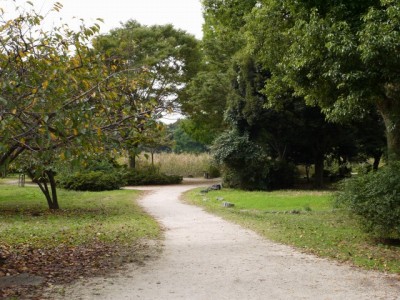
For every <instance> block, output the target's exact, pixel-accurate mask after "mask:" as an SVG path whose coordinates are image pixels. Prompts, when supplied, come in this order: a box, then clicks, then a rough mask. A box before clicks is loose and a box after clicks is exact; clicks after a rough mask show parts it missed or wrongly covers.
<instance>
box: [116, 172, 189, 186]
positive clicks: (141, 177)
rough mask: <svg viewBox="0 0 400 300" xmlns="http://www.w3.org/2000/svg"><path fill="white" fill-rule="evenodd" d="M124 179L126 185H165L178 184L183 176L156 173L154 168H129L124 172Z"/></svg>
mask: <svg viewBox="0 0 400 300" xmlns="http://www.w3.org/2000/svg"><path fill="white" fill-rule="evenodd" d="M124 180H125V182H126V183H127V184H128V185H166V184H179V183H181V182H182V180H183V177H182V176H178V175H166V174H164V173H158V172H157V171H156V170H154V169H148V170H131V171H127V172H126V173H125V174H124Z"/></svg>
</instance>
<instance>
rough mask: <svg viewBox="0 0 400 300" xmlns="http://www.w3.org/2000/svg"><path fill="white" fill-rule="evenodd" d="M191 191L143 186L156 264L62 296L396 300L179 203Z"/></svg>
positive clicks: (365, 276) (347, 271) (336, 268)
mask: <svg viewBox="0 0 400 300" xmlns="http://www.w3.org/2000/svg"><path fill="white" fill-rule="evenodd" d="M193 187H195V185H181V186H168V187H157V188H155V187H152V188H148V189H150V190H153V191H152V192H150V193H148V194H147V195H146V197H144V198H143V199H142V200H141V202H140V203H141V204H142V205H143V207H144V208H145V209H146V210H147V211H148V212H149V213H150V214H152V215H153V216H155V217H156V218H157V219H158V220H159V221H160V223H161V224H162V225H163V226H164V227H165V228H166V238H165V242H164V243H165V247H164V251H163V253H162V255H161V257H160V259H158V260H155V261H150V262H149V263H147V265H146V266H144V267H137V266H136V267H135V266H131V267H129V268H128V270H126V271H123V272H121V273H120V274H117V275H116V276H114V277H112V278H95V279H89V280H84V281H81V282H79V283H77V284H75V285H73V286H70V287H67V288H66V289H65V290H64V292H65V298H70V299H241V300H242V299H400V282H399V281H398V280H396V279H395V278H394V277H390V276H385V275H383V274H380V273H376V272H367V271H362V270H359V269H356V268H352V267H349V266H343V265H338V264H335V263H334V262H331V261H327V260H324V259H320V258H316V257H314V256H311V255H305V254H302V253H300V252H298V251H296V250H294V249H292V248H290V247H287V246H284V245H280V244H275V243H273V242H270V241H267V240H265V239H263V238H261V237H259V236H258V235H257V234H255V233H253V232H252V231H249V230H245V229H242V228H241V227H240V226H237V225H234V224H231V223H228V222H226V221H224V220H222V219H221V218H219V217H215V216H212V215H210V214H208V213H205V212H204V211H203V210H201V209H200V208H197V207H193V206H190V205H186V204H183V203H181V202H180V201H179V200H178V198H179V197H180V195H181V193H182V192H184V191H186V190H188V189H191V188H193ZM61 298H62V297H60V299H61Z"/></svg>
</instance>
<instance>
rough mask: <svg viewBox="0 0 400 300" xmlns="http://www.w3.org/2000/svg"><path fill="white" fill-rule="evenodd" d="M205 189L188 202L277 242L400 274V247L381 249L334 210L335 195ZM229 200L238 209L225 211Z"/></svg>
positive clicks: (195, 192)
mask: <svg viewBox="0 0 400 300" xmlns="http://www.w3.org/2000/svg"><path fill="white" fill-rule="evenodd" d="M200 190H201V189H196V190H192V191H189V192H187V193H186V195H185V199H186V201H187V202H189V203H191V204H195V205H199V206H201V207H204V208H205V209H206V210H207V211H208V212H211V213H215V214H217V215H219V216H222V217H223V218H225V219H227V220H230V221H234V222H236V223H238V224H240V225H242V226H244V227H246V228H249V229H252V230H254V231H256V232H258V233H259V234H261V235H263V236H265V237H267V238H269V239H271V240H274V241H277V242H280V243H285V244H289V245H292V246H295V247H297V248H299V249H301V250H303V251H306V252H308V253H313V254H316V255H319V256H322V257H329V258H334V259H336V260H339V261H342V262H343V261H348V262H351V263H353V264H354V265H357V266H361V267H364V268H366V269H375V270H381V271H388V272H391V273H400V247H396V246H388V245H382V244H376V243H375V242H374V241H373V240H371V239H370V238H369V237H368V236H367V235H366V234H365V233H363V232H362V231H361V230H360V229H359V227H358V226H357V224H356V222H355V220H354V219H351V218H350V217H349V216H348V215H347V214H344V213H343V212H341V211H335V210H333V209H332V204H331V193H329V192H309V191H277V192H244V191H237V190H222V191H212V192H209V193H207V194H205V195H201V194H200V193H199V192H200ZM221 198H223V200H222V199H221ZM223 201H227V202H231V203H233V204H235V206H234V207H233V208H224V207H223V206H222V202H223Z"/></svg>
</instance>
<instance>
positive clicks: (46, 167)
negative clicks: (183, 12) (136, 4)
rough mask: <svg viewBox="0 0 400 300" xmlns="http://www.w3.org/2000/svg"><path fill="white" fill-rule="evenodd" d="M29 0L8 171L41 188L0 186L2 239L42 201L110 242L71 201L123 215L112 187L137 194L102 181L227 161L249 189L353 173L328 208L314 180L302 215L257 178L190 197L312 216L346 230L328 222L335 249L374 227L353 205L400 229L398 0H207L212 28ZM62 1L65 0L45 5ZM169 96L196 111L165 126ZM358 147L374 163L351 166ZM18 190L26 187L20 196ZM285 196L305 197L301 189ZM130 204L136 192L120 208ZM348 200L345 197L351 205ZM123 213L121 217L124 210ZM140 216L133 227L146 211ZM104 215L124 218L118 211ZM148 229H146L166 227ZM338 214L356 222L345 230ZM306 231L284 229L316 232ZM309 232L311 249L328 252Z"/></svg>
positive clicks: (22, 11)
mask: <svg viewBox="0 0 400 300" xmlns="http://www.w3.org/2000/svg"><path fill="white" fill-rule="evenodd" d="M26 5H27V6H26V7H18V6H17V7H16V8H15V12H16V14H15V15H16V16H15V17H12V18H9V17H8V15H7V14H6V13H5V12H4V11H3V10H2V9H0V83H1V93H0V168H1V172H2V174H3V175H6V174H7V173H8V172H10V171H17V172H20V173H24V174H27V175H28V176H29V177H30V178H31V180H32V182H33V183H35V184H37V185H38V187H39V189H36V191H35V192H34V193H35V196H34V199H35V200H32V201H31V200H29V199H31V197H30V196H29V195H26V193H28V194H30V193H33V192H32V191H33V189H31V188H29V189H26V190H24V189H17V190H13V191H11V190H8V189H7V188H2V189H1V190H0V213H1V214H2V216H3V215H4V217H5V218H8V219H7V220H9V223H3V224H2V225H1V226H4V227H2V229H1V230H0V234H2V241H6V242H7V243H9V244H10V245H12V244H13V243H14V242H13V241H12V240H6V238H7V237H6V236H8V238H10V236H11V235H12V237H14V232H16V231H17V229H15V228H17V227H15V228H12V226H11V225H9V224H12V223H13V222H16V221H18V222H19V220H25V221H27V224H30V222H33V221H32V220H31V219H32V218H31V217H32V216H35V217H36V215H37V214H39V215H40V216H39V217H40V218H42V217H43V218H45V220H44V221H43V222H44V223H45V224H47V223H48V224H50V225H51V226H50V227H52V226H53V225H52V224H53V223H52V222H53V221H54V220H57V221H54V223H55V222H60V223H65V224H67V225H65V226H67V227H68V230H63V229H62V228H59V227H57V226H61V225H57V226H55V227H54V228H56V229H57V228H58V230H59V231H60V232H62V234H64V235H65V236H68V237H69V233H70V232H71V231H73V232H74V233H75V234H74V235H73V238H72V241H76V238H78V240H79V239H82V241H84V243H86V242H87V241H89V238H88V237H87V236H85V232H86V229H87V230H88V231H90V234H92V233H93V232H92V230H95V231H98V232H99V233H100V235H97V233H96V234H95V236H96V237H98V239H100V240H101V241H102V242H110V239H109V238H110V236H109V235H107V237H106V235H103V231H101V230H100V229H98V230H97V227H96V226H97V225H93V224H92V223H90V222H89V223H90V224H89V223H88V224H89V225H87V227H85V226H86V225H85V226H83V227H85V228H86V229H85V228H83V227H82V228H83V229H82V228H81V229H82V232H83V233H82V236H81V237H78V236H79V235H80V233H79V232H78V231H79V230H80V229H79V230H78V229H77V230H75V229H73V230H70V229H69V227H71V228H75V227H74V226H73V225H72V224H71V225H70V226H69V225H68V224H69V223H68V221H66V220H64V217H65V216H64V215H67V216H68V217H70V216H71V215H74V217H76V218H80V217H81V216H82V212H86V213H83V215H84V219H85V220H83V221H82V220H77V223H79V224H84V223H85V222H86V217H87V216H93V218H95V219H96V218H97V212H98V211H97V209H100V210H101V209H103V208H104V210H101V211H100V215H102V213H103V212H104V219H102V220H100V221H99V222H100V223H101V224H103V223H102V222H106V221H105V219H109V220H112V219H113V217H114V216H115V215H120V214H122V215H124V213H123V212H122V211H119V210H118V208H117V207H118V206H120V207H121V208H123V207H126V206H129V205H128V204H127V203H126V202H124V203H120V202H118V201H117V198H118V199H119V198H120V197H121V198H122V200H123V199H125V200H126V197H128V195H132V194H129V193H130V192H128V191H114V192H104V191H106V190H114V189H119V188H120V187H121V186H123V185H125V184H170V183H179V182H181V181H182V176H196V177H197V176H202V175H204V173H207V174H210V175H211V177H216V176H219V175H220V172H221V174H222V178H223V182H224V187H232V188H237V189H242V190H249V191H260V190H263V191H271V190H276V189H289V188H293V187H299V183H300V184H301V185H300V186H301V188H304V187H307V188H310V187H312V188H315V189H321V188H325V187H327V185H329V187H332V186H331V184H332V183H336V182H337V181H339V180H341V179H346V180H345V181H344V183H342V184H340V185H339V188H340V192H339V193H338V194H337V195H336V196H335V199H336V201H335V205H336V208H335V210H332V211H329V212H328V206H330V205H331V204H329V203H328V202H327V201H326V195H325V194H323V195H322V196H321V197H320V195H317V196H316V195H315V194H306V195H307V199H314V200H315V202H319V204H318V205H320V206H318V205H317V204H315V205H316V207H314V206H312V207H309V209H308V208H307V209H306V207H308V206H307V205H308V204H309V202H310V201H311V200H304V199H303V200H304V201H305V202H301V201H300V202H301V203H302V204H301V205H304V211H305V212H306V213H304V214H303V213H301V214H300V216H298V214H297V213H291V214H280V213H275V210H276V211H280V210H281V209H280V208H279V207H275V206H273V205H272V206H271V207H270V208H264V207H262V208H259V207H252V205H253V203H254V202H253V201H254V199H253V198H252V197H253V195H254V194H251V193H247V192H246V193H244V192H243V194H240V195H241V197H242V198H243V199H246V203H241V204H240V203H239V202H235V203H236V204H237V205H238V206H240V207H241V208H242V210H238V209H236V208H235V209H232V210H229V211H228V212H227V211H226V210H222V209H221V208H220V207H218V208H217V206H218V205H217V202H215V201H214V202H212V201H209V199H206V200H205V201H202V200H201V201H199V200H196V201H197V202H196V203H201V204H202V205H205V206H206V207H208V208H209V209H210V210H211V211H215V212H218V213H221V214H224V215H226V216H228V217H229V218H231V219H234V220H239V221H240V220H242V219H243V220H244V221H243V222H242V221H240V222H242V223H243V224H248V223H251V224H253V223H254V224H256V226H255V228H256V230H258V231H260V232H264V231H265V232H270V233H271V232H274V233H271V234H267V236H268V237H271V238H275V239H276V240H279V241H289V240H290V239H286V237H287V236H288V235H290V234H292V233H293V235H294V236H298V235H301V236H302V237H305V236H306V235H313V233H314V232H317V233H318V234H319V236H320V237H321V238H320V241H321V242H326V239H325V238H324V237H323V234H322V233H321V232H320V231H318V230H319V229H320V228H328V227H329V229H326V230H327V231H328V232H329V235H330V234H333V232H334V231H335V230H338V234H339V236H335V235H332V238H329V243H328V244H327V246H329V247H330V248H329V249H326V251H327V252H329V253H330V252H331V250H332V249H333V244H332V243H333V242H338V241H339V240H340V241H341V242H340V245H342V246H343V247H342V248H343V252H340V253H342V254H343V253H345V252H346V251H348V252H349V253H352V254H353V253H356V254H355V255H354V260H356V258H359V257H361V256H360V255H359V254H357V253H358V252H356V250H354V252H353V251H350V250H349V249H351V247H355V248H357V249H358V248H359V249H361V248H362V246H361V245H363V244H362V243H361V244H360V243H358V242H357V243H358V244H357V246H354V245H355V244H352V245H349V244H348V243H347V242H346V241H347V240H348V241H353V240H354V239H355V240H357V241H360V240H361V239H362V240H364V241H365V236H364V235H363V234H364V233H360V232H359V231H357V230H358V229H356V228H355V223H354V221H358V222H359V224H361V226H362V228H363V230H364V231H365V232H367V233H368V234H369V235H370V236H372V237H373V238H374V241H378V242H379V243H380V242H382V243H383V242H394V243H396V242H397V241H398V240H399V239H400V225H399V221H398V220H400V197H399V195H400V185H399V182H400V178H399V175H398V174H399V171H400V170H399V161H400V102H399V98H400V74H399V70H400V50H399V49H400V4H399V1H397V0H335V1H331V0H329V1H323V0H305V1H294V0H246V1H243V0H223V1H222V0H203V1H202V5H203V11H204V19H205V23H204V26H203V32H204V37H203V39H202V41H197V40H196V39H195V38H194V36H192V35H190V34H188V33H186V32H184V31H182V30H178V29H175V28H174V27H173V26H172V25H163V26H143V25H141V24H139V23H138V22H136V21H134V20H130V21H128V22H126V23H124V24H121V26H120V27H119V28H115V29H113V30H111V31H110V32H108V33H105V34H101V35H100V34H99V30H100V24H101V22H102V20H100V19H99V20H98V22H96V23H95V24H92V25H86V24H85V22H83V21H82V24H81V26H80V28H79V29H78V30H73V29H71V28H70V27H69V26H68V24H62V23H61V24H58V25H54V26H53V27H52V28H50V29H44V27H43V26H42V25H43V23H44V22H45V18H46V17H45V16H46V14H41V13H39V12H37V11H36V10H35V8H34V7H33V6H32V4H31V3H30V2H29V1H28V2H27V4H26ZM61 9H62V4H61V3H58V2H56V3H55V4H54V7H53V9H52V11H51V12H49V13H51V14H57V13H58V11H60V10H61ZM171 112H180V113H182V114H184V115H185V117H186V118H185V119H184V120H180V121H179V122H177V123H175V124H173V125H168V126H167V125H165V124H163V123H162V122H161V118H162V117H163V116H164V115H165V114H166V113H171ZM167 152H168V153H167ZM185 152H190V153H191V156H189V155H187V154H185ZM206 152H207V153H206ZM208 152H211V156H212V160H211V159H210V154H209V153H208ZM121 162H123V163H121ZM358 163H361V164H363V165H364V166H366V167H363V168H359V169H358V170H355V169H352V167H353V166H354V165H355V164H358ZM299 166H301V167H302V169H304V173H301V177H302V178H300V176H299V169H300V168H299ZM310 170H312V173H311V172H310ZM352 171H353V173H355V172H354V171H357V173H358V174H357V175H356V176H352ZM353 175H354V174H353ZM350 177H352V178H350ZM299 179H300V180H299ZM58 187H63V188H64V189H62V190H60V191H58ZM68 190H69V191H68ZM39 191H40V192H41V193H42V194H43V195H44V196H45V199H46V201H47V207H48V208H49V209H50V211H49V212H46V213H44V212H43V205H39V206H40V209H38V208H37V207H39V206H37V205H38V204H37V203H36V201H37V197H38V194H37V192H39ZM77 191H103V192H101V193H97V194H93V193H89V192H88V193H87V194H85V193H81V192H77ZM14 192H15V193H18V194H19V195H20V196H17V195H16V194H13V193H14ZM24 193H25V194H24ZM218 193H219V192H218ZM221 193H222V194H221V195H220V196H221V197H224V195H225V194H224V192H221ZM238 193H239V192H238ZM240 193H242V192H240ZM77 195H78V196H77ZM135 195H136V194H135ZM218 195H219V194H218ZM226 195H228V194H226ZM263 195H264V196H265V195H268V197H269V196H270V195H273V194H270V193H266V192H263ZM284 195H285V197H286V196H287V198H288V199H287V200H288V201H289V200H290V201H292V200H293V197H292V195H291V194H284ZM24 197H26V198H27V199H28V200H29V201H27V202H26V203H25V202H24V203H22V202H21V201H22V200H21V199H23V198H24ZM76 197H78V198H79V197H82V198H86V197H88V198H90V201H89V200H88V203H86V202H84V201H78V200H76V199H75V198H76ZM104 197H105V198H104ZM95 198H96V199H98V203H95V202H96V200H94V199H95ZM32 199H33V198H32ZM107 199H112V201H106V200H107ZM314 200H312V201H314ZM235 201H236V200H235ZM293 201H294V200H293ZM34 202H35V204H33V203H34ZM60 202H61V203H62V204H63V206H64V207H65V210H60V205H59V203H60ZM109 202H113V203H114V202H115V207H108V203H109ZM128 202H129V201H128ZM270 202H271V203H272V202H274V203H275V204H276V203H278V202H279V201H278V200H277V199H275V198H272V200H271V201H270ZM89 203H90V204H89ZM99 203H100V204H99ZM105 203H106V204H105ZM211 203H212V204H211ZM313 203H314V202H313ZM92 204H93V207H92V206H91V207H86V205H88V206H90V205H92ZM239 204H240V205H239ZM71 205H72V206H73V208H71V207H72V206H71ZM110 205H111V204H110ZM113 205H114V204H113ZM241 205H242V206H241ZM313 205H314V204H313ZM80 206H81V210H80V209H78V207H80ZM310 206H311V204H310ZM95 207H97V208H95ZM289 207H290V210H293V211H296V212H298V211H299V209H300V210H301V208H298V207H297V206H296V207H294V206H293V203H292V205H288V209H289ZM321 207H322V208H321ZM114 209H116V210H117V211H115V210H114ZM253 209H254V211H253ZM136 210H137V207H136V206H135V207H130V208H129V209H127V210H126V213H128V212H132V213H134V211H135V212H137V211H136ZM264 210H266V211H268V212H267V213H264V212H263V211H264ZM270 210H273V211H274V213H271V211H270ZM339 212H340V214H339ZM342 213H344V214H345V213H349V214H350V216H351V217H350V220H349V219H348V218H347V219H346V218H345V217H343V216H344V214H343V215H342ZM354 217H355V218H354ZM53 218H54V219H53ZM121 218H122V219H121V220H123V221H122V222H125V220H126V219H125V218H126V215H124V216H123V217H121ZM294 218H297V219H296V220H294ZM324 218H325V219H324ZM322 219H324V220H322ZM35 220H36V219H35ZM49 220H50V221H51V222H50V221H49ZM138 220H140V218H139V219H138ZM310 220H312V222H311V225H310V228H311V229H310V230H308V229H307V230H305V229H304V230H300V229H301V228H305V227H304V226H305V225H300V223H301V222H303V223H304V224H306V223H307V224H308V222H310ZM314 221H315V222H314ZM49 222H50V223H49ZM324 222H325V223H324ZM326 222H328V223H329V224H327V223H326ZM95 223H96V222H95ZM303 223H302V224H303ZM4 224H6V225H4ZM18 224H19V223H18ZM101 224H100V225H101ZM104 224H106V223H104ZM276 224H278V225H279V226H278V225H277V226H278V227H277V228H278V229H277V230H276V228H275V225H276ZM282 224H283V225H282ZM291 224H292V225H293V224H295V225H294V231H290V230H289V229H290V228H289V227H290V226H292V225H291ZM21 226H22V225H21ZM28 226H29V225H28ZM46 226H47V225H46ZM93 226H94V227H93ZM101 226H102V225H101ZM101 226H100V227H101ZM105 226H106V225H105ZM118 226H119V225H118ZM135 226H137V227H135V229H132V230H131V231H129V230H128V232H127V233H126V234H127V235H129V234H131V233H132V231H135V230H139V229H137V228H138V227H140V226H142V225H141V223H140V224H139V223H138V224H136V225H135ZM282 226H283V227H282ZM307 226H308V225H307ZM50 227H43V232H42V233H40V232H38V233H37V235H35V237H36V236H41V237H43V240H42V239H41V238H38V243H47V241H49V239H50V240H51V241H52V242H55V241H57V243H58V242H60V243H63V244H64V241H59V240H57V239H52V238H51V237H52V236H55V233H54V232H53V231H54V228H50ZM155 227H156V226H155ZM155 227H154V228H155ZM3 228H5V229H3ZM93 228H95V229H93ZM109 228H111V229H107V230H110V232H114V231H115V228H116V227H115V228H114V227H113V226H111V227H109ZM154 228H153V229H154ZM299 228H300V229H299ZM153 229H149V232H148V234H147V233H144V234H143V236H148V237H152V236H157V233H154V232H156V231H157V230H155V229H154V230H155V231H153ZM286 229H288V231H287V233H286ZM292 229H293V228H292ZM342 230H343V231H346V232H347V231H348V232H347V233H346V234H344V233H343V235H342V233H340V232H342ZM26 231H28V229H24V232H25V233H26ZM39 231H40V230H39ZM139 231H140V230H139ZM122 232H124V231H122ZM71 236H72V235H71ZM88 236H89V235H88ZM133 236H134V237H137V235H135V234H134V235H133ZM350 236H355V237H356V238H354V239H352V238H349V237H350ZM3 237H4V239H3ZM15 237H18V236H17V235H16V236H15ZM103 237H104V239H103ZM23 238H26V236H25V237H18V238H16V239H15V242H16V241H18V240H19V239H23ZM57 238H58V237H57ZM35 239H36V238H35ZM35 239H34V240H35ZM39 240H40V241H39ZM111 240H112V239H111ZM304 240H305V239H303V238H301V239H296V241H292V240H290V243H292V244H295V245H298V246H299V245H300V246H304V247H311V246H309V244H308V242H307V243H303V241H304ZM96 241H97V240H96ZM111 242H112V241H111ZM32 243H34V242H32ZM74 243H75V242H74ZM84 243H83V244H84ZM310 243H311V244H312V243H313V241H310ZM76 245H78V244H76ZM76 245H75V244H73V245H72V244H71V245H69V244H66V245H65V246H66V247H70V246H71V247H75V246H76ZM305 245H307V246H305ZM0 246H1V245H0ZM16 247H17V246H16ZM32 247H33V248H35V247H36V248H37V247H41V245H39V244H37V245H36V244H32ZM313 247H314V246H312V249H314V250H312V251H313V252H316V253H320V252H325V250H318V249H320V248H318V247H320V246H316V248H313ZM17 248H18V247H17ZM17 248H15V249H17ZM36 248H35V249H36ZM18 249H19V248H18ZM382 249H383V248H374V250H372V251H373V252H374V251H381V250H382ZM1 251H2V248H0V264H1V263H2V259H3V258H2V255H3V254H2V253H3V252H1ZM18 251H19V250H18ZM357 251H358V250H357ZM360 251H361V250H360ZM382 251H384V250H382ZM385 251H386V250H385ZM388 251H389V250H388ZM390 251H391V250H390ZM390 251H389V252H390ZM389 252H388V253H389ZM393 253H394V254H393ZM342 254H338V255H339V256H340V257H342V256H341V255H342ZM343 255H345V254H343ZM388 255H394V257H398V253H397V254H396V252H390V254H388ZM396 255H397V256H396ZM3 256H4V255H3ZM328 256H333V254H328ZM342 258H343V259H344V260H347V259H350V258H349V257H348V256H346V255H345V256H343V257H342ZM377 260H379V259H377ZM373 261H374V264H375V261H376V260H373ZM384 263H387V264H388V265H391V266H390V267H387V268H386V267H382V266H381V265H379V266H378V268H379V269H388V270H392V271H393V270H397V271H398V269H399V268H398V265H397V266H396V265H395V266H392V265H393V262H392V260H391V259H387V260H386V259H385V260H384ZM377 264H378V263H377Z"/></svg>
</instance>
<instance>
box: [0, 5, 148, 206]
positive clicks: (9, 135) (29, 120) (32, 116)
mask: <svg viewBox="0 0 400 300" xmlns="http://www.w3.org/2000/svg"><path fill="white" fill-rule="evenodd" d="M60 9H61V4H59V3H56V4H55V5H54V8H53V10H54V11H59V10H60ZM17 12H18V16H17V17H16V18H14V19H10V20H7V19H5V17H4V15H3V12H2V18H1V27H0V80H1V83H2V90H1V94H0V120H1V123H0V141H1V142H0V165H7V164H9V163H11V162H12V161H13V160H15V159H17V158H19V159H21V160H22V159H23V161H22V163H23V167H24V169H25V171H26V172H27V173H28V175H29V176H31V177H32V179H33V181H34V182H36V183H37V184H38V185H39V187H40V189H41V190H42V192H43V193H44V195H45V196H46V199H47V202H48V205H49V208H50V209H58V208H59V204H58V199H57V193H56V181H55V169H54V161H55V160H59V159H61V160H68V159H69V158H70V157H71V156H73V155H75V156H78V157H82V156H83V155H84V154H85V152H86V151H91V152H95V151H100V150H102V147H103V144H102V141H103V138H106V137H109V136H113V135H114V134H115V132H116V131H117V130H121V129H123V128H128V127H130V125H131V124H132V122H133V123H138V122H139V123H141V124H144V123H146V122H147V120H148V119H149V118H151V116H152V114H153V112H154V111H156V105H154V103H140V104H138V105H137V106H131V105H129V104H130V103H129V102H127V101H126V97H125V95H120V94H118V91H120V90H131V91H135V90H136V88H137V84H136V82H138V81H140V80H141V78H146V76H148V73H149V72H148V71H146V70H142V69H135V70H133V69H127V68H125V69H120V70H116V69H115V68H113V66H112V65H111V66H109V65H106V64H105V63H104V60H103V56H102V55H101V53H99V52H97V51H94V50H93V49H92V48H90V47H89V46H88V45H89V44H90V43H89V42H90V39H91V38H92V37H93V36H94V35H95V34H96V33H97V32H98V30H99V25H98V24H94V25H93V26H90V27H87V26H85V25H84V24H82V25H81V27H80V30H79V31H77V32H75V31H73V30H71V29H70V28H69V27H68V26H67V25H65V24H62V25H59V26H55V27H54V28H52V29H50V30H48V31H45V30H44V29H42V27H41V25H42V22H43V20H44V17H43V16H41V15H40V14H38V13H37V12H36V11H35V10H34V9H32V10H30V11H28V10H25V9H23V8H17ZM128 72H129V73H131V74H135V76H136V77H135V78H136V81H135V82H133V81H132V80H131V79H132V77H131V76H130V77H128V76H125V74H126V73H128ZM128 79H129V80H128ZM28 153H29V158H27V156H28ZM22 154H26V156H23V155H22Z"/></svg>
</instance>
